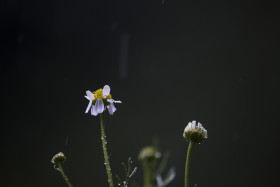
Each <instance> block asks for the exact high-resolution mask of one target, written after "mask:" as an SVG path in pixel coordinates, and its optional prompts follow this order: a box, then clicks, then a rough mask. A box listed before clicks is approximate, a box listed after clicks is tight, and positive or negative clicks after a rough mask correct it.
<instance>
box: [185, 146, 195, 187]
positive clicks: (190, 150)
mask: <svg viewBox="0 0 280 187" xmlns="http://www.w3.org/2000/svg"><path fill="white" fill-rule="evenodd" d="M193 145H194V143H193V142H192V141H190V143H189V147H188V153H187V159H186V167H185V187H188V185H189V167H190V159H191V153H192V148H193Z"/></svg>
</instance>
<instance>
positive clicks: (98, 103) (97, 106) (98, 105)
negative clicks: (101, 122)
mask: <svg viewBox="0 0 280 187" xmlns="http://www.w3.org/2000/svg"><path fill="white" fill-rule="evenodd" d="M94 107H95V108H94V110H95V111H96V112H97V113H98V114H100V113H102V112H103V111H104V103H103V101H102V99H97V100H96V103H95V106H94Z"/></svg>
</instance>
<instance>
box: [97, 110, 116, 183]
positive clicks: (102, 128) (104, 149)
mask: <svg viewBox="0 0 280 187" xmlns="http://www.w3.org/2000/svg"><path fill="white" fill-rule="evenodd" d="M100 123H101V140H102V147H103V152H104V159H105V165H106V170H107V175H108V181H109V184H110V187H114V182H113V177H112V173H111V167H110V162H109V157H108V152H107V147H106V143H107V142H106V135H105V127H104V112H103V113H101V114H100Z"/></svg>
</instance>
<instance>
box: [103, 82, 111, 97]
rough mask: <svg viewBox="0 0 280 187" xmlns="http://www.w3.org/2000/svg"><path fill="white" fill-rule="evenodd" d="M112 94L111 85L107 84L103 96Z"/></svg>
mask: <svg viewBox="0 0 280 187" xmlns="http://www.w3.org/2000/svg"><path fill="white" fill-rule="evenodd" d="M109 94H110V86H108V85H105V86H104V87H103V97H107V96H108V95H109Z"/></svg>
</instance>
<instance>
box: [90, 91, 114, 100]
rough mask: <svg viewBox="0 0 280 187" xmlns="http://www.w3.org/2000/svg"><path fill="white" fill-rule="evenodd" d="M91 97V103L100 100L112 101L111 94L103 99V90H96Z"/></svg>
mask: <svg viewBox="0 0 280 187" xmlns="http://www.w3.org/2000/svg"><path fill="white" fill-rule="evenodd" d="M93 95H94V100H93V101H96V99H102V100H107V99H112V96H111V94H109V95H107V97H103V89H99V90H96V91H95V93H94V94H93Z"/></svg>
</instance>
